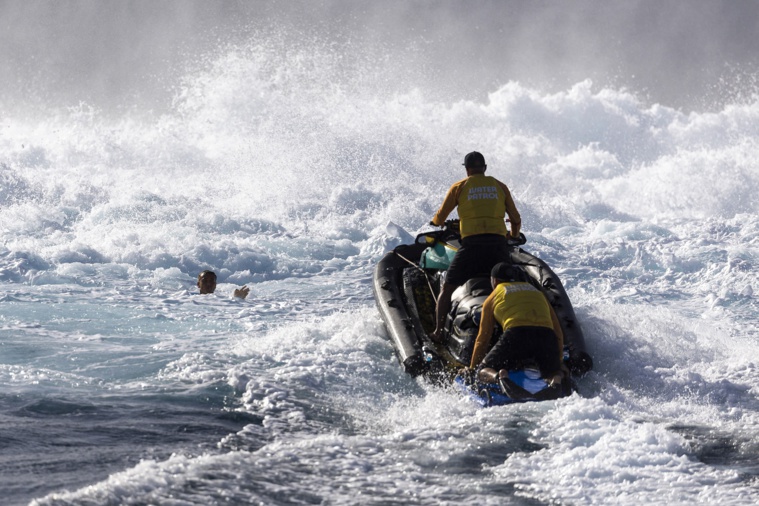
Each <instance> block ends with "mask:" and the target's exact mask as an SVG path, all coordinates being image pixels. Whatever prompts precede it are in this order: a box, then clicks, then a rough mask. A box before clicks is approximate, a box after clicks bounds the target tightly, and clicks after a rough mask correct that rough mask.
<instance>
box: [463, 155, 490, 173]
mask: <svg viewBox="0 0 759 506" xmlns="http://www.w3.org/2000/svg"><path fill="white" fill-rule="evenodd" d="M462 165H463V166H464V167H466V168H467V169H479V168H485V169H486V168H487V167H488V166H487V164H486V163H485V157H484V156H482V153H479V152H477V151H472V152H471V153H469V154H467V155H466V156H465V157H464V163H463V164H462Z"/></svg>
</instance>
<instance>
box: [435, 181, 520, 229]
mask: <svg viewBox="0 0 759 506" xmlns="http://www.w3.org/2000/svg"><path fill="white" fill-rule="evenodd" d="M457 206H458V211H459V219H460V221H461V222H460V230H461V237H462V238H464V237H468V236H470V235H478V234H498V235H503V236H508V235H509V231H508V230H507V229H506V223H505V222H504V217H505V216H506V214H508V215H509V221H510V222H511V236H512V237H517V236H518V235H519V229H520V228H521V225H522V218H521V216H519V212H518V211H517V208H516V205H514V199H512V197H511V192H509V189H508V187H507V186H506V185H505V184H503V183H502V182H500V181H498V180H497V179H496V178H494V177H490V176H486V175H485V174H473V175H471V176H469V177H467V178H466V179H462V180H461V181H458V182H457V183H454V184H453V186H451V188H450V189H449V190H448V193H446V195H445V199H444V200H443V204H442V205H441V206H440V209H439V210H438V212H437V213H435V216H434V217H433V218H432V223H433V224H435V225H437V226H438V227H439V226H442V225H443V224H444V223H445V219H446V218H447V217H448V215H449V214H451V211H453V209H454V208H455V207H457Z"/></svg>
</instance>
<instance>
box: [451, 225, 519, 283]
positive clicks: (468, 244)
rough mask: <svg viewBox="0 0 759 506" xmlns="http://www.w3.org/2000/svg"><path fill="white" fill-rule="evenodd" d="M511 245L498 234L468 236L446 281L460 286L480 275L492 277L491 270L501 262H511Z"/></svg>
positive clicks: (463, 240)
mask: <svg viewBox="0 0 759 506" xmlns="http://www.w3.org/2000/svg"><path fill="white" fill-rule="evenodd" d="M510 249H511V248H510V246H509V244H508V241H507V240H506V237H504V236H502V235H497V234H481V235H473V236H470V237H466V238H464V239H462V241H461V247H460V248H459V250H458V251H457V252H456V256H454V257H453V261H452V262H451V266H450V267H448V273H447V274H446V275H445V282H446V283H448V284H449V285H453V286H460V285H463V284H464V283H466V282H467V280H469V279H472V278H476V277H479V276H487V277H490V271H491V269H492V268H493V267H494V266H495V264H497V263H499V262H510V261H511V260H510V259H511V257H510V255H509V250H510Z"/></svg>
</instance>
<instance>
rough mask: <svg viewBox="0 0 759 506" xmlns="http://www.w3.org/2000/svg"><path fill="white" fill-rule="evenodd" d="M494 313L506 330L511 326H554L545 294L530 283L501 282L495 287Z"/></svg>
mask: <svg viewBox="0 0 759 506" xmlns="http://www.w3.org/2000/svg"><path fill="white" fill-rule="evenodd" d="M493 315H494V317H495V320H496V321H497V322H498V323H500V324H501V328H503V330H506V329H508V328H511V327H549V328H553V320H552V319H551V309H550V307H549V306H548V301H547V300H546V297H545V295H543V293H542V292H541V291H540V290H538V289H537V288H535V287H534V286H532V285H531V284H530V283H524V282H517V283H511V282H509V283H501V284H500V285H498V286H496V287H495V290H494V296H493Z"/></svg>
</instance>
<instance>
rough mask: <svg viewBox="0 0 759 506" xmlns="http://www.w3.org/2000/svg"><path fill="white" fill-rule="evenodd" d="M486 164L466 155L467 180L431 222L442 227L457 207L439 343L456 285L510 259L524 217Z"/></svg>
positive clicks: (440, 298)
mask: <svg viewBox="0 0 759 506" xmlns="http://www.w3.org/2000/svg"><path fill="white" fill-rule="evenodd" d="M487 167H488V166H487V164H486V163H485V157H484V156H482V154H481V153H478V152H477V151H472V152H471V153H469V154H468V155H466V157H465V158H464V168H465V169H466V175H467V177H466V179H462V180H461V181H458V182H457V183H455V184H454V185H453V186H451V188H450V189H449V190H448V193H447V194H446V195H445V199H444V200H443V204H442V205H441V206H440V209H439V210H438V212H437V213H435V216H434V217H433V218H432V221H431V222H430V223H432V224H433V225H435V226H438V227H440V226H442V225H443V224H444V223H445V220H446V218H447V217H448V215H449V214H450V213H451V212H452V211H453V209H454V208H456V207H458V214H459V221H460V223H459V229H460V232H461V247H460V248H459V250H458V251H457V252H456V256H455V257H454V258H453V261H452V262H451V266H450V267H449V268H448V272H447V273H446V277H445V280H444V282H443V286H442V288H441V290H440V295H439V296H438V300H437V307H436V314H437V316H436V327H435V331H434V333H433V335H432V339H433V340H434V341H437V342H439V341H440V339H441V332H442V330H443V326H444V325H445V317H446V314H448V311H449V310H450V308H451V296H452V295H453V291H454V290H455V289H456V287H458V286H460V285H462V284H464V283H465V282H466V281H467V280H468V279H471V278H473V277H476V276H487V275H488V273H489V272H490V270H491V269H492V268H493V266H494V265H495V264H497V263H498V262H502V261H504V260H508V258H509V246H508V243H507V237H509V236H511V237H513V238H516V237H519V230H520V228H521V224H522V218H521V217H520V216H519V212H518V211H517V208H516V206H515V205H514V200H513V199H512V198H511V192H510V191H509V189H508V187H507V186H506V185H505V184H503V183H502V182H500V181H499V180H497V179H496V178H494V177H490V176H486V175H485V170H487ZM507 214H508V216H509V221H510V222H511V232H510V233H509V230H508V229H507V228H506V223H505V221H504V218H505V217H506V215H507Z"/></svg>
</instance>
